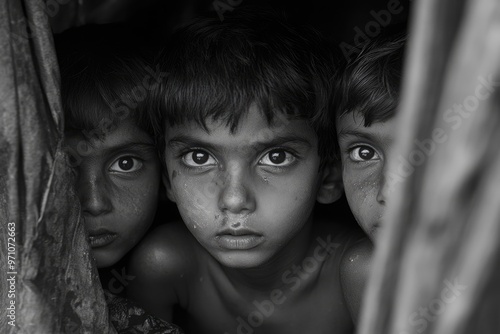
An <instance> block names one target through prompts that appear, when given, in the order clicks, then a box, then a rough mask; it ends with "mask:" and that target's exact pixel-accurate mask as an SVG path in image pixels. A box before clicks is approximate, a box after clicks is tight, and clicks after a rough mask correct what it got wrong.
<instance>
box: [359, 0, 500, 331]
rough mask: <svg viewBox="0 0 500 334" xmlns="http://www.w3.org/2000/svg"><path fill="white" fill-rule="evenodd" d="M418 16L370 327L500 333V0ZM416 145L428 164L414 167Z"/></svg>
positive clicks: (444, 0) (468, 0) (420, 10)
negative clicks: (408, 164) (410, 163)
mask: <svg viewBox="0 0 500 334" xmlns="http://www.w3.org/2000/svg"><path fill="white" fill-rule="evenodd" d="M413 14H414V16H413V22H412V33H411V38H410V46H409V50H408V54H409V57H408V59H407V67H406V74H405V82H404V89H403V101H402V103H401V106H400V115H401V118H400V131H399V138H398V139H399V140H398V141H397V142H399V148H398V150H397V153H396V154H395V157H394V158H395V159H394V161H393V164H392V166H391V167H392V168H391V169H390V174H389V182H391V184H392V185H393V190H392V192H391V199H390V201H391V204H392V205H391V207H390V210H389V211H390V215H389V221H388V224H387V225H386V226H385V227H384V233H383V234H382V235H381V237H382V238H381V240H380V243H379V244H378V246H377V247H378V252H377V255H376V259H375V263H374V265H373V268H374V271H373V276H372V277H371V281H370V283H369V289H368V293H367V295H366V298H365V304H364V309H363V315H362V324H361V327H360V328H359V331H358V333H361V334H392V333H398V334H406V333H435V334H471V333H481V334H493V333H500V311H499V310H500V285H499V282H500V280H499V278H500V145H499V143H500V94H499V89H500V2H498V1H497V0H440V1H434V0H419V1H415V2H414V8H413ZM487 81H490V83H489V84H485V82H487ZM491 81H494V83H491ZM495 82H496V83H495ZM486 95H488V96H487V97H486ZM440 129H441V130H440ZM436 131H437V132H436ZM436 133H437V134H438V135H437V136H436ZM433 134H434V135H433ZM433 136H434V138H438V139H439V142H438V141H434V149H431V147H432V145H431V144H430V142H431V141H429V140H430V139H432V138H433ZM426 140H427V141H426ZM424 142H425V143H427V144H428V146H427V149H426V150H427V151H428V152H424V151H425V150H424V149H422V145H421V143H424ZM419 143H420V145H419ZM417 151H421V152H423V154H422V155H420V157H422V156H423V159H421V160H418V159H417V153H415V152H417ZM412 154H413V160H414V161H415V162H416V161H421V162H418V163H415V164H413V165H414V166H415V165H420V166H418V167H417V168H416V169H415V171H413V172H411V169H409V168H407V169H406V171H402V168H403V165H404V163H402V162H401V161H402V160H401V159H400V158H401V157H402V158H405V159H406V160H407V161H410V157H411V155H412ZM408 170H410V172H409V171H408ZM399 181H401V182H399Z"/></svg>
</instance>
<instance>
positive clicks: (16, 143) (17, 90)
mask: <svg viewBox="0 0 500 334" xmlns="http://www.w3.org/2000/svg"><path fill="white" fill-rule="evenodd" d="M45 6H46V5H45V4H44V2H43V1H41V0H7V1H1V2H0V106H1V107H0V191H1V193H0V257H1V259H0V273H1V274H0V275H1V276H2V278H1V279H0V288H1V290H0V292H1V294H0V307H1V312H0V332H1V333H29V334H32V333H41V334H47V333H50V334H52V333H108V332H111V333H114V332H115V331H114V329H113V328H112V327H111V326H110V325H109V321H108V313H107V309H106V304H105V300H104V296H103V294H102V290H101V288H100V284H99V281H98V278H97V273H96V270H95V268H93V267H92V266H91V264H90V263H91V262H90V256H89V249H88V245H87V243H86V241H85V238H84V231H83V225H82V223H81V221H80V220H79V217H78V212H79V209H78V204H77V200H76V197H75V194H74V193H73V192H72V190H71V187H70V181H71V177H72V176H71V174H70V173H69V172H68V171H67V168H65V159H66V158H65V155H64V153H63V152H62V151H61V139H62V129H63V124H62V116H61V105H60V97H59V93H58V91H59V88H58V80H59V79H58V70H57V66H56V59H55V56H54V52H53V43H52V35H51V32H50V28H49V26H48V20H47V15H46V12H47V11H46V10H45V9H46V7H45ZM10 222H12V223H14V224H15V226H16V235H15V238H16V239H15V241H16V253H15V268H14V269H13V270H11V268H8V267H7V258H8V254H7V249H8V239H7V237H8V235H7V234H8V232H9V231H8V226H9V225H8V223H10ZM8 271H15V272H17V274H15V279H16V284H15V290H16V291H15V298H9V297H8V293H9V288H10V287H11V285H10V284H8V281H7V277H10V275H9V276H8V275H7V272H8ZM11 300H14V301H15V306H16V314H15V324H16V326H15V327H13V326H11V325H9V324H8V322H9V321H11V319H10V318H8V317H7V312H8V311H7V307H8V306H9V305H10V301H11Z"/></svg>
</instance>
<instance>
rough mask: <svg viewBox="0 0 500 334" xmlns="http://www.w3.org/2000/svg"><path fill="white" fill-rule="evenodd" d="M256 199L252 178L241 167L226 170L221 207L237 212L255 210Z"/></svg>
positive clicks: (221, 194) (221, 193)
mask: <svg viewBox="0 0 500 334" xmlns="http://www.w3.org/2000/svg"><path fill="white" fill-rule="evenodd" d="M255 207H256V201H255V196H254V192H253V189H252V187H251V178H250V176H249V175H248V173H245V172H244V171H243V170H242V169H240V168H231V169H230V171H228V172H226V174H225V175H224V179H223V182H222V189H221V192H220V195H219V209H220V210H221V211H227V212H231V213H235V214H241V213H249V212H253V211H254V210H255Z"/></svg>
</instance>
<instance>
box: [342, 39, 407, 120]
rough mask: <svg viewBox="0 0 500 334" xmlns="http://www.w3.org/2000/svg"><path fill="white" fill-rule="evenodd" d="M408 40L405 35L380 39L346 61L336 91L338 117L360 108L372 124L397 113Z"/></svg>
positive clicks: (359, 110) (358, 110)
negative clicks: (352, 58) (349, 60)
mask: <svg viewBox="0 0 500 334" xmlns="http://www.w3.org/2000/svg"><path fill="white" fill-rule="evenodd" d="M405 42H406V37H405V36H404V35H397V36H394V37H392V38H390V39H387V38H384V39H379V40H376V41H374V42H372V43H370V44H368V45H367V46H366V47H364V48H363V49H362V50H361V52H360V53H359V54H358V55H357V57H356V58H355V59H354V60H352V61H351V62H349V63H348V64H347V65H346V67H345V69H344V71H343V73H342V75H341V78H340V80H338V81H337V86H336V88H335V91H334V94H333V97H334V103H333V104H334V108H335V110H336V116H337V117H340V116H342V115H345V114H348V113H352V112H354V111H356V112H359V113H361V114H362V115H363V117H364V126H370V125H371V124H372V123H374V122H384V121H386V120H388V119H390V118H391V117H393V116H394V113H395V112H396V108H397V105H398V103H399V91H400V84H401V73H402V64H403V55H404V46H405Z"/></svg>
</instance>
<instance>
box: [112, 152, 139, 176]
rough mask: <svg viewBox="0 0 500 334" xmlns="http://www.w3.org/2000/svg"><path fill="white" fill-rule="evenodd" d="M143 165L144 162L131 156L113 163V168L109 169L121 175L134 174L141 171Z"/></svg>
mask: <svg viewBox="0 0 500 334" xmlns="http://www.w3.org/2000/svg"><path fill="white" fill-rule="evenodd" d="M142 165H143V163H142V161H140V160H139V159H137V158H133V157H130V156H127V157H120V158H118V159H117V160H116V161H115V162H113V164H112V165H111V167H109V170H110V171H112V172H119V173H132V172H135V171H137V170H139V169H140V168H141V167H142Z"/></svg>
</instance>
